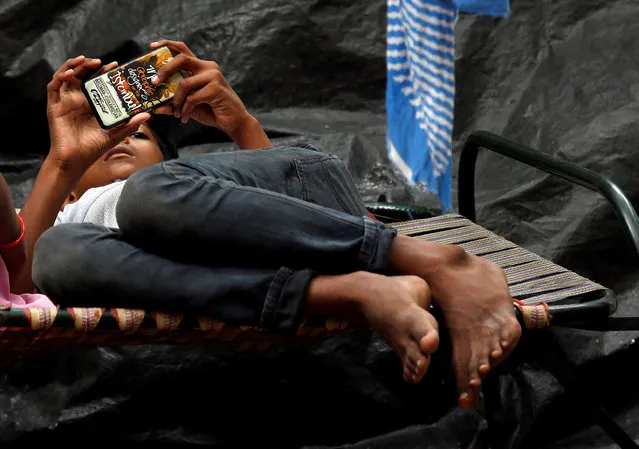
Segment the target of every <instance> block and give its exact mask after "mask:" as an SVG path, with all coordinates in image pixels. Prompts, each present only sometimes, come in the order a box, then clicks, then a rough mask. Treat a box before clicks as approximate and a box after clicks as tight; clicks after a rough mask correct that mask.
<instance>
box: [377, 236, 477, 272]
mask: <svg viewBox="0 0 639 449" xmlns="http://www.w3.org/2000/svg"><path fill="white" fill-rule="evenodd" d="M467 258H468V253H466V251H464V249H463V248H461V247H460V246H457V245H447V244H440V243H433V242H427V241H425V240H421V239H418V238H415V237H408V236H404V235H398V236H397V237H395V239H394V240H393V245H392V246H391V251H390V255H389V265H390V268H391V270H393V271H394V272H396V273H400V274H413V275H417V276H424V275H427V274H428V273H429V272H433V271H437V269H438V268H439V267H441V266H444V265H446V266H450V265H456V264H462V263H464V261H465V260H466V259H467Z"/></svg>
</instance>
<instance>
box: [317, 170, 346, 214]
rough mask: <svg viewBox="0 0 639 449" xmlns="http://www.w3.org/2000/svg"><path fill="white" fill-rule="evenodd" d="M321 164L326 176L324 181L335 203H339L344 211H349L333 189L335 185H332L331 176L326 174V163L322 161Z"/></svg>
mask: <svg viewBox="0 0 639 449" xmlns="http://www.w3.org/2000/svg"><path fill="white" fill-rule="evenodd" d="M334 159H335V158H334ZM321 164H322V169H323V170H324V177H325V178H326V183H327V184H328V187H329V189H331V193H333V198H335V201H337V203H338V204H339V205H340V207H341V208H342V210H343V211H344V212H346V213H349V212H348V208H347V207H346V205H345V204H344V202H343V201H342V200H341V199H340V197H339V195H338V194H337V192H336V191H335V186H334V185H333V182H332V181H331V177H330V176H329V174H328V169H327V168H326V164H324V161H322V162H321Z"/></svg>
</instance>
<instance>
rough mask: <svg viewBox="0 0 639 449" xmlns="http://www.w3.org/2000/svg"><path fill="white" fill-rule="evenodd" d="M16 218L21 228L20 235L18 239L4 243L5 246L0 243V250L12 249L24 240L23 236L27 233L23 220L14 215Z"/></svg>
mask: <svg viewBox="0 0 639 449" xmlns="http://www.w3.org/2000/svg"><path fill="white" fill-rule="evenodd" d="M16 217H18V221H19V222H20V226H21V227H22V232H21V233H20V237H18V238H17V239H15V240H14V241H13V242H11V243H6V244H2V243H0V249H7V248H13V247H14V246H18V245H19V244H20V243H22V241H23V240H24V236H25V234H26V233H27V226H26V225H25V224H24V220H23V219H22V217H21V216H20V215H17V214H16Z"/></svg>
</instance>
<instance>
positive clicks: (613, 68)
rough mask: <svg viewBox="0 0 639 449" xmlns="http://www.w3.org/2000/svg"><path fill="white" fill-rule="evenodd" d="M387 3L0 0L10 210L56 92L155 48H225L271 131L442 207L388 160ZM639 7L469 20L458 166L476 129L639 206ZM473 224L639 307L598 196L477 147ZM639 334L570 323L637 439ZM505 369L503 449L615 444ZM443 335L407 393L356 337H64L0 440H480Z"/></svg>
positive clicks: (15, 395)
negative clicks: (79, 66) (66, 70)
mask: <svg viewBox="0 0 639 449" xmlns="http://www.w3.org/2000/svg"><path fill="white" fill-rule="evenodd" d="M385 12H386V5H385V2H384V1H382V0H374V1H371V0H368V1H364V0H354V1H352V2H340V1H328V0H325V1H319V0H298V1H295V2H288V1H283V0H253V1H237V0H232V1H231V0H228V1H222V0H218V1H195V0H193V1H186V0H185V1H172V2H160V1H155V2H153V1H148V2H124V1H109V2H106V1H99V0H76V1H68V0H67V1H56V2H50V1H45V2H41V1H35V0H3V1H2V2H0V44H1V45H0V48H2V52H0V85H2V86H3V95H2V99H1V100H0V104H1V105H2V107H1V108H0V122H1V123H2V129H3V130H4V133H3V144H2V147H1V150H0V171H2V173H3V174H4V175H5V176H6V178H7V179H8V181H9V183H10V185H11V186H12V188H13V191H14V196H15V200H16V203H17V205H18V206H20V205H21V204H22V202H23V201H24V199H25V198H26V195H27V194H28V192H29V189H30V188H31V184H32V183H33V180H34V177H35V175H36V173H37V170H38V167H39V165H40V163H41V161H42V159H43V157H44V156H45V155H46V152H47V150H48V132H47V125H46V114H45V106H46V103H45V100H46V96H45V87H46V84H47V83H48V81H49V80H50V77H51V75H52V73H53V72H54V71H55V69H57V67H59V66H60V65H61V64H62V63H63V62H64V61H65V60H66V59H67V58H69V57H72V56H75V55H77V54H85V55H87V56H97V57H101V58H103V59H104V60H105V61H106V60H110V59H112V58H113V57H116V56H117V57H118V58H119V59H122V58H128V57H131V56H135V55H136V54H138V53H141V52H142V51H144V50H145V49H146V48H147V45H148V43H149V42H151V41H153V40H156V39H160V38H171V39H177V40H184V41H185V42H187V43H188V44H189V45H190V46H191V48H192V49H193V50H194V51H195V52H196V54H198V55H199V56H200V57H203V58H209V59H215V60H216V61H217V62H218V63H219V64H220V65H221V67H222V69H223V70H224V73H225V75H226V76H227V79H228V80H229V82H230V83H231V85H232V86H233V87H234V88H235V90H236V91H237V93H238V94H239V95H240V97H241V98H242V99H243V100H244V101H245V103H246V104H247V106H248V107H249V109H250V110H251V111H252V112H253V113H254V114H255V115H256V116H257V117H258V118H259V119H260V121H261V122H262V124H263V125H264V127H265V128H266V129H267V132H268V133H269V134H270V135H271V136H272V137H273V139H274V141H275V142H276V143H296V142H302V141H310V142H312V143H314V144H316V145H318V146H319V147H321V148H322V149H324V150H326V151H330V152H333V153H336V154H339V155H340V156H342V157H343V158H344V159H345V161H346V162H347V165H348V167H349V170H350V171H351V173H352V174H353V176H354V177H355V179H356V181H357V182H358V185H359V187H360V190H361V192H362V194H363V196H364V198H365V199H366V200H368V201H375V200H377V199H379V198H380V197H384V198H386V199H387V200H388V201H396V202H408V203H411V202H412V203H417V204H422V205H432V204H433V203H434V202H435V200H434V199H433V198H432V196H430V195H428V194H425V193H423V192H420V191H419V190H418V189H415V188H414V187H410V186H407V185H406V184H405V182H404V181H403V180H402V179H401V177H400V176H399V175H398V174H397V173H396V171H395V170H393V168H392V167H391V166H390V164H389V163H388V161H387V158H386V152H385V126H386V123H385V117H384V94H385V82H386V78H385V76H386V73H385V24H386V17H385ZM637 14H639V4H638V3H637V2H636V1H635V0H617V1H613V0H610V1H606V2H599V1H584V0H566V1H563V2H554V1H550V0H534V1H533V0H516V1H513V4H512V15H511V17H510V18H509V19H507V20H503V19H494V18H488V17H479V16H467V15H462V17H461V18H460V20H459V23H458V28H457V30H458V34H457V38H458V46H457V52H458V59H457V101H456V103H457V107H456V125H455V126H456V129H455V142H456V148H455V152H454V156H455V162H457V160H458V155H459V150H460V147H461V144H462V143H463V141H464V139H465V138H466V137H467V136H468V135H469V134H470V133H471V132H473V131H475V130H479V129H485V130H489V131H493V132H496V133H498V134H501V135H504V136H505V137H508V138H511V139H514V140H517V141H519V142H521V143H523V144H525V145H528V146H531V147H533V148H538V149H540V151H543V152H546V153H550V154H553V155H556V156H557V157H560V158H563V159H566V160H569V161H572V162H575V163H577V164H580V165H582V166H585V167H588V168H591V169H593V170H595V171H598V172H601V173H603V174H606V175H608V176H610V177H611V178H612V179H613V180H614V181H615V182H617V183H618V184H619V186H620V187H621V188H622V189H623V190H624V191H625V192H626V193H627V194H628V195H629V197H630V198H631V200H632V201H633V202H635V203H636V202H637V200H639V187H638V185H637V184H636V183H634V182H633V176H634V174H635V173H636V172H637V165H638V164H639V157H637V156H636V155H635V148H636V142H637V140H638V138H639V124H638V123H639V106H637V104H638V102H637V100H638V98H639V71H637V70H636V61H638V60H639V50H638V49H637V46H636V40H637V37H638V36H639V24H637V21H636V20H635V18H636V17H637ZM175 135H176V139H177V142H178V143H179V145H180V147H181V153H182V154H193V153H197V152H206V151H222V150H225V149H230V148H232V145H231V144H230V142H229V140H228V139H227V138H226V136H224V135H222V134H221V133H219V132H216V131H213V130H210V129H203V128H201V127H198V126H196V125H187V126H185V127H181V128H178V127H176V129H175ZM477 196H478V211H479V213H478V218H479V222H480V223H481V224H482V225H485V226H486V227H488V228H489V229H491V230H493V231H495V232H497V233H498V234H500V235H502V236H504V237H506V238H509V239H511V240H513V241H515V242H516V243H518V244H520V245H522V246H524V247H526V248H528V249H530V250H532V251H535V252H538V253H539V254H541V255H542V256H544V257H547V258H550V259H552V260H553V261H555V262H557V263H560V264H562V265H565V266H566V267H568V268H571V269H573V270H575V271H577V272H579V273H581V274H583V275H586V276H588V277H590V278H592V279H594V280H596V281H598V282H601V283H603V284H605V285H606V286H608V287H610V288H612V289H613V290H615V292H616V293H617V294H618V296H619V298H620V310H619V312H618V313H619V314H620V315H634V314H637V313H639V301H638V300H637V298H636V297H637V295H636V293H637V291H638V283H637V276H636V274H635V273H636V272H637V270H636V267H637V262H636V261H635V260H634V259H632V253H631V250H630V247H629V246H628V245H627V244H626V242H625V241H624V238H623V234H622V232H621V227H620V225H619V223H618V222H617V221H616V218H615V216H614V214H613V213H612V210H611V208H610V207H609V206H608V205H607V204H606V203H605V201H604V200H603V199H602V198H600V197H599V196H598V195H597V194H596V193H594V192H590V191H587V190H585V189H584V188H581V187H575V186H572V185H570V184H568V183H566V182H564V181H561V180H557V179H555V178H553V177H551V176H550V175H546V174H543V173H540V172H538V171H536V170H534V169H530V168H526V167H523V166H521V165H518V164H517V163H515V162H512V161H508V160H506V159H504V158H502V157H499V156H496V155H491V154H482V155H481V157H480V161H479V163H478V175H477ZM637 334H639V331H638V332H624V333H622V332H610V333H601V332H590V331H577V330H558V331H556V332H555V335H556V337H557V340H558V341H559V342H560V344H561V346H562V347H563V348H564V349H565V350H566V351H567V352H568V356H569V359H570V360H571V362H573V363H574V364H575V365H576V366H577V367H578V368H579V374H580V376H582V377H583V379H584V380H585V381H586V382H587V384H588V385H589V386H590V388H591V391H592V393H593V394H594V395H595V396H597V397H598V398H600V399H601V400H602V401H603V402H604V404H605V405H606V406H607V407H609V410H610V411H611V413H612V414H613V415H614V416H615V417H617V418H618V420H619V422H620V424H622V425H623V426H624V428H625V429H626V430H627V431H628V432H629V433H630V434H631V435H632V436H639V407H637V406H636V405H635V404H637V403H638V399H639V392H638V391H637V387H636V382H635V379H636V375H637V369H636V368H635V366H636V363H634V360H635V357H636V355H637V354H636V353H637V350H636V349H635V347H634V345H633V343H634V340H633V338H635V337H636V335H637ZM534 343H535V341H534V338H532V339H531V340H530V341H528V342H526V343H525V344H524V345H523V346H522V348H520V349H522V350H521V351H520V355H518V357H521V360H522V363H521V364H514V366H513V368H512V369H510V370H508V371H507V374H506V375H504V376H503V381H502V394H503V397H504V407H505V415H504V416H506V417H507V421H509V422H511V423H512V426H511V427H509V428H507V429H505V431H504V432H505V433H504V435H506V446H507V447H546V448H547V447H553V448H554V447H580V448H594V447H613V446H612V444H611V442H610V440H609V439H608V437H606V436H605V435H604V434H603V433H602V432H601V431H600V430H599V429H598V428H597V427H595V426H592V422H591V421H590V420H589V418H588V416H587V415H586V414H585V412H584V409H583V407H581V406H579V405H577V403H576V402H575V401H573V400H572V399H571V398H570V397H567V396H566V395H565V394H564V392H563V390H562V388H561V387H560V386H559V385H558V383H557V381H556V380H555V379H554V378H553V377H552V376H551V375H550V374H549V373H548V372H547V371H546V370H545V369H543V368H541V367H540V366H538V365H537V364H536V363H533V362H532V361H528V360H527V358H526V345H534ZM452 385H453V384H452V383H451V378H450V372H449V369H448V358H447V350H446V348H445V347H444V348H443V349H442V351H440V352H439V353H438V355H437V357H436V359H435V360H434V362H433V367H432V369H431V371H430V373H429V376H427V380H426V381H425V382H424V383H423V384H422V385H419V386H408V385H405V384H404V383H403V381H402V379H401V370H400V369H399V365H398V363H397V362H396V360H395V359H394V356H393V354H392V353H391V352H390V350H389V349H388V348H387V347H386V346H385V345H383V344H382V343H380V341H379V340H378V339H377V338H374V337H372V336H370V335H366V334H357V335H355V336H340V337H336V338H333V339H329V340H327V341H325V342H322V343H320V344H317V345H315V346H313V347H307V348H299V349H294V350H287V351H275V352H274V353H270V354H267V355H262V356H251V355H222V354H214V353H211V352H210V351H206V350H204V349H200V348H186V347H153V348H149V347H139V348H121V349H108V348H101V349H95V350H89V351H83V350H79V349H70V350H68V351H63V352H58V353H53V354H48V355H29V354H27V357H26V358H24V359H23V360H18V361H16V362H15V363H14V364H12V365H11V366H10V367H8V368H5V369H3V370H2V371H0V441H2V442H3V444H5V445H8V443H14V444H15V445H21V446H22V445H24V444H25V443H26V444H28V443H37V444H40V443H43V442H46V443H47V444H52V443H61V444H65V443H67V442H68V441H70V440H71V439H74V441H86V442H91V443H92V444H93V443H96V442H99V443H102V444H119V443H144V444H149V445H151V444H153V445H155V446H169V445H184V446H187V445H200V444H209V445H211V446H212V447H264V448H266V447H273V448H286V447H291V448H293V447H306V448H320V447H322V448H328V447H335V448H336V447H353V448H451V447H463V448H466V447H476V448H480V447H488V443H487V432H486V421H485V419H484V417H483V415H482V410H481V409H477V410H470V411H462V410H459V409H456V408H455V407H454V405H455V404H454V402H455V401H454V389H453V386H452Z"/></svg>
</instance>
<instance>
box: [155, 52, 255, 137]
mask: <svg viewBox="0 0 639 449" xmlns="http://www.w3.org/2000/svg"><path fill="white" fill-rule="evenodd" d="M163 45H166V46H168V47H169V48H170V49H171V50H172V51H173V53H174V54H177V55H176V56H175V57H174V58H173V59H171V60H170V61H169V62H167V63H166V64H165V65H163V66H162V67H161V68H160V70H158V73H157V77H156V78H153V79H152V82H153V84H155V85H157V84H159V83H161V82H163V81H164V80H165V79H166V78H168V77H169V76H170V75H171V74H173V73H175V72H177V71H179V70H182V71H184V72H185V73H186V74H187V75H188V77H186V78H185V79H184V80H183V81H181V82H180V84H179V85H178V88H177V91H176V92H175V96H174V97H173V100H172V102H171V103H169V104H165V105H162V106H160V107H158V108H156V109H154V111H153V112H155V113H158V114H165V115H174V116H175V117H178V118H181V120H182V123H187V122H188V121H189V119H194V120H197V121H198V122H200V123H202V124H204V125H208V126H215V127H217V128H219V129H221V130H222V131H224V132H225V133H226V134H228V135H229V136H230V137H231V138H233V140H236V139H235V136H236V135H237V134H238V133H240V132H242V130H243V128H245V127H246V126H247V124H249V123H250V122H252V121H253V120H254V119H253V117H252V116H251V114H249V112H248V111H247V110H246V107H245V106H244V103H242V100H240V97H238V96H237V94H236V93H235V92H234V91H233V89H232V88H231V86H229V84H228V83H227V82H226V80H225V79H224V75H223V74H222V71H221V70H220V66H219V65H217V63H215V62H213V61H204V60H201V59H199V58H198V57H197V56H195V54H194V53H193V52H192V51H191V50H190V49H189V47H187V45H186V44H185V43H184V42H176V41H170V40H162V41H159V42H153V43H152V44H151V48H153V49H155V48H158V47H161V46H163Z"/></svg>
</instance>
